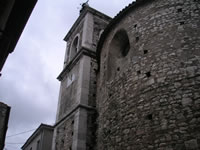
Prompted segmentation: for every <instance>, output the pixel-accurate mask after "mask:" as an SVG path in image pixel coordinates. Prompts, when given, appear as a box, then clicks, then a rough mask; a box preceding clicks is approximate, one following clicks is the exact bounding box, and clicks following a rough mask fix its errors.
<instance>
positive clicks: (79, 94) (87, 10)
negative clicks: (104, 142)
mask: <svg viewBox="0 0 200 150" xmlns="http://www.w3.org/2000/svg"><path fill="white" fill-rule="evenodd" d="M110 20H111V18H110V17H108V16H106V15H105V14H102V13H101V12H99V11H97V10H95V9H93V8H91V7H89V5H88V4H87V3H85V4H83V5H82V9H81V10H80V16H79V17H78V19H77V20H76V22H75V23H74V24H73V26H72V28H71V29H70V31H69V32H68V33H67V35H66V36H65V38H64V40H65V41H66V42H67V45H66V54H65V58H64V67H63V70H62V72H61V73H60V75H59V76H58V80H59V81H60V82H61V85H60V93H59V101H58V107H57V116H56V123H55V130H54V139H53V140H54V141H53V147H52V150H92V149H94V146H95V126H96V124H95V119H96V115H95V114H96V108H95V107H96V70H97V60H96V47H97V42H98V40H99V37H100V34H101V33H102V31H103V30H104V28H105V27H106V25H107V24H108V23H109V21H110Z"/></svg>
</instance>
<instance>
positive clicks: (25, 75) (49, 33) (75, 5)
mask: <svg viewBox="0 0 200 150" xmlns="http://www.w3.org/2000/svg"><path fill="white" fill-rule="evenodd" d="M85 1H86V0H85ZM85 1H84V0H71V1H69V0H38V2H37V4H36V6H35V8H34V10H33V12H32V15H31V17H30V18H29V21H28V23H27V25H26V27H25V29H24V31H23V33H22V35H21V38H20V40H19V42H18V44H17V46H16V48H15V51H14V52H13V53H12V54H11V55H9V57H8V59H7V61H6V63H5V65H4V68H3V71H2V76H1V77H0V101H2V102H4V103H6V104H8V105H9V106H11V113H10V120H9V125H8V132H7V136H10V135H15V134H18V133H21V132H24V131H28V130H32V129H36V128H37V127H38V126H39V125H40V124H41V123H45V124H50V125H53V124H54V122H55V116H56V109H57V102H58V91H59V81H58V80H57V79H56V78H57V76H58V75H59V73H60V72H61V70H62V67H63V59H64V53H65V42H64V41H63V38H64V37H65V35H66V34H67V32H68V31H69V29H70V27H71V26H72V25H73V23H74V22H75V20H76V19H77V17H78V16H79V10H80V8H81V5H80V4H81V3H83V2H85ZM131 2H132V0H90V1H89V5H90V6H91V7H93V8H95V9H97V10H99V11H101V12H103V13H105V14H107V15H109V16H111V17H114V16H115V15H116V14H117V13H118V12H119V11H120V10H121V9H123V8H124V7H125V6H127V5H128V4H129V3H131ZM33 132H34V131H31V132H27V133H24V134H19V135H16V136H11V137H8V138H7V139H6V144H5V145H6V146H5V149H6V150H20V147H21V146H22V145H23V144H24V142H25V141H26V140H27V138H28V137H29V136H30V135H31V134H32V133H33Z"/></svg>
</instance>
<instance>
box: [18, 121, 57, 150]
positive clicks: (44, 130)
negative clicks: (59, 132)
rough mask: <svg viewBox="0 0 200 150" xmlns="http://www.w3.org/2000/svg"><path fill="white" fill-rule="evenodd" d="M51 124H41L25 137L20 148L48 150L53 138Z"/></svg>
mask: <svg viewBox="0 0 200 150" xmlns="http://www.w3.org/2000/svg"><path fill="white" fill-rule="evenodd" d="M53 129H54V128H53V126H50V125H46V124H41V125H40V126H39V127H38V128H37V129H36V131H35V132H34V133H33V134H32V135H31V136H30V137H29V138H28V139H27V141H26V142H25V144H24V145H23V146H22V150H50V149H51V147H52V140H53Z"/></svg>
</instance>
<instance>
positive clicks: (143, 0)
mask: <svg viewBox="0 0 200 150" xmlns="http://www.w3.org/2000/svg"><path fill="white" fill-rule="evenodd" d="M150 1H151V0H136V2H135V1H133V2H132V3H130V4H129V5H128V6H126V7H125V8H124V9H122V10H121V11H120V12H119V13H118V14H117V15H116V16H115V17H114V18H113V19H112V20H111V21H110V23H109V24H108V25H107V27H106V28H105V30H104V32H103V33H102V35H101V37H100V40H99V42H98V45H97V61H98V65H100V54H101V49H102V46H103V43H104V41H105V39H106V37H107V35H108V34H109V32H110V31H111V30H112V29H113V28H114V26H115V25H116V24H118V23H119V21H120V20H121V19H123V18H124V17H125V16H126V15H127V14H129V13H130V12H131V11H132V10H134V9H135V8H137V7H139V6H141V5H143V4H145V3H146V2H150ZM99 69H100V68H99V67H98V70H99Z"/></svg>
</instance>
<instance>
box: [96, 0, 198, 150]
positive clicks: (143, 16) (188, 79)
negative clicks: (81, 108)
mask: <svg viewBox="0 0 200 150" xmlns="http://www.w3.org/2000/svg"><path fill="white" fill-rule="evenodd" d="M199 18H200V2H199V1H197V0H166V1H162V0H151V1H150V2H143V4H141V5H138V6H137V7H135V8H133V9H132V11H130V12H129V13H127V14H126V15H125V17H124V18H122V19H121V20H120V21H119V22H118V23H117V24H116V25H115V27H114V28H113V29H112V30H111V31H110V32H109V34H108V35H107V37H106V40H105V42H104V44H103V46H102V50H101V59H100V73H99V78H98V90H97V108H98V113H99V117H98V131H97V133H98V140H97V147H98V149H105V150H121V149H126V150H132V149H134V150H146V149H148V150H149V149H152V150H155V149H159V150H187V149H195V150H197V149H199V148H200V132H199V131H200V90H199V88H200V37H199V35H200V28H199V26H200V19H199ZM120 29H124V30H125V31H127V32H126V33H127V37H129V42H130V50H129V52H128V53H127V55H126V56H125V57H126V59H125V61H120V63H118V61H119V60H120V59H121V58H117V57H116V58H114V59H113V58H111V57H113V56H114V55H112V56H111V55H110V54H111V53H112V54H115V53H113V52H111V49H110V47H111V45H112V42H113V37H114V36H115V34H116V33H117V31H119V30H120ZM119 46H120V44H119ZM118 48H119V47H118ZM118 48H116V53H118V52H117V49H118ZM119 49H120V48H119ZM112 50H113V51H114V49H112ZM117 68H120V70H117ZM113 74H115V75H113ZM110 75H111V76H110ZM108 79H109V80H108Z"/></svg>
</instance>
